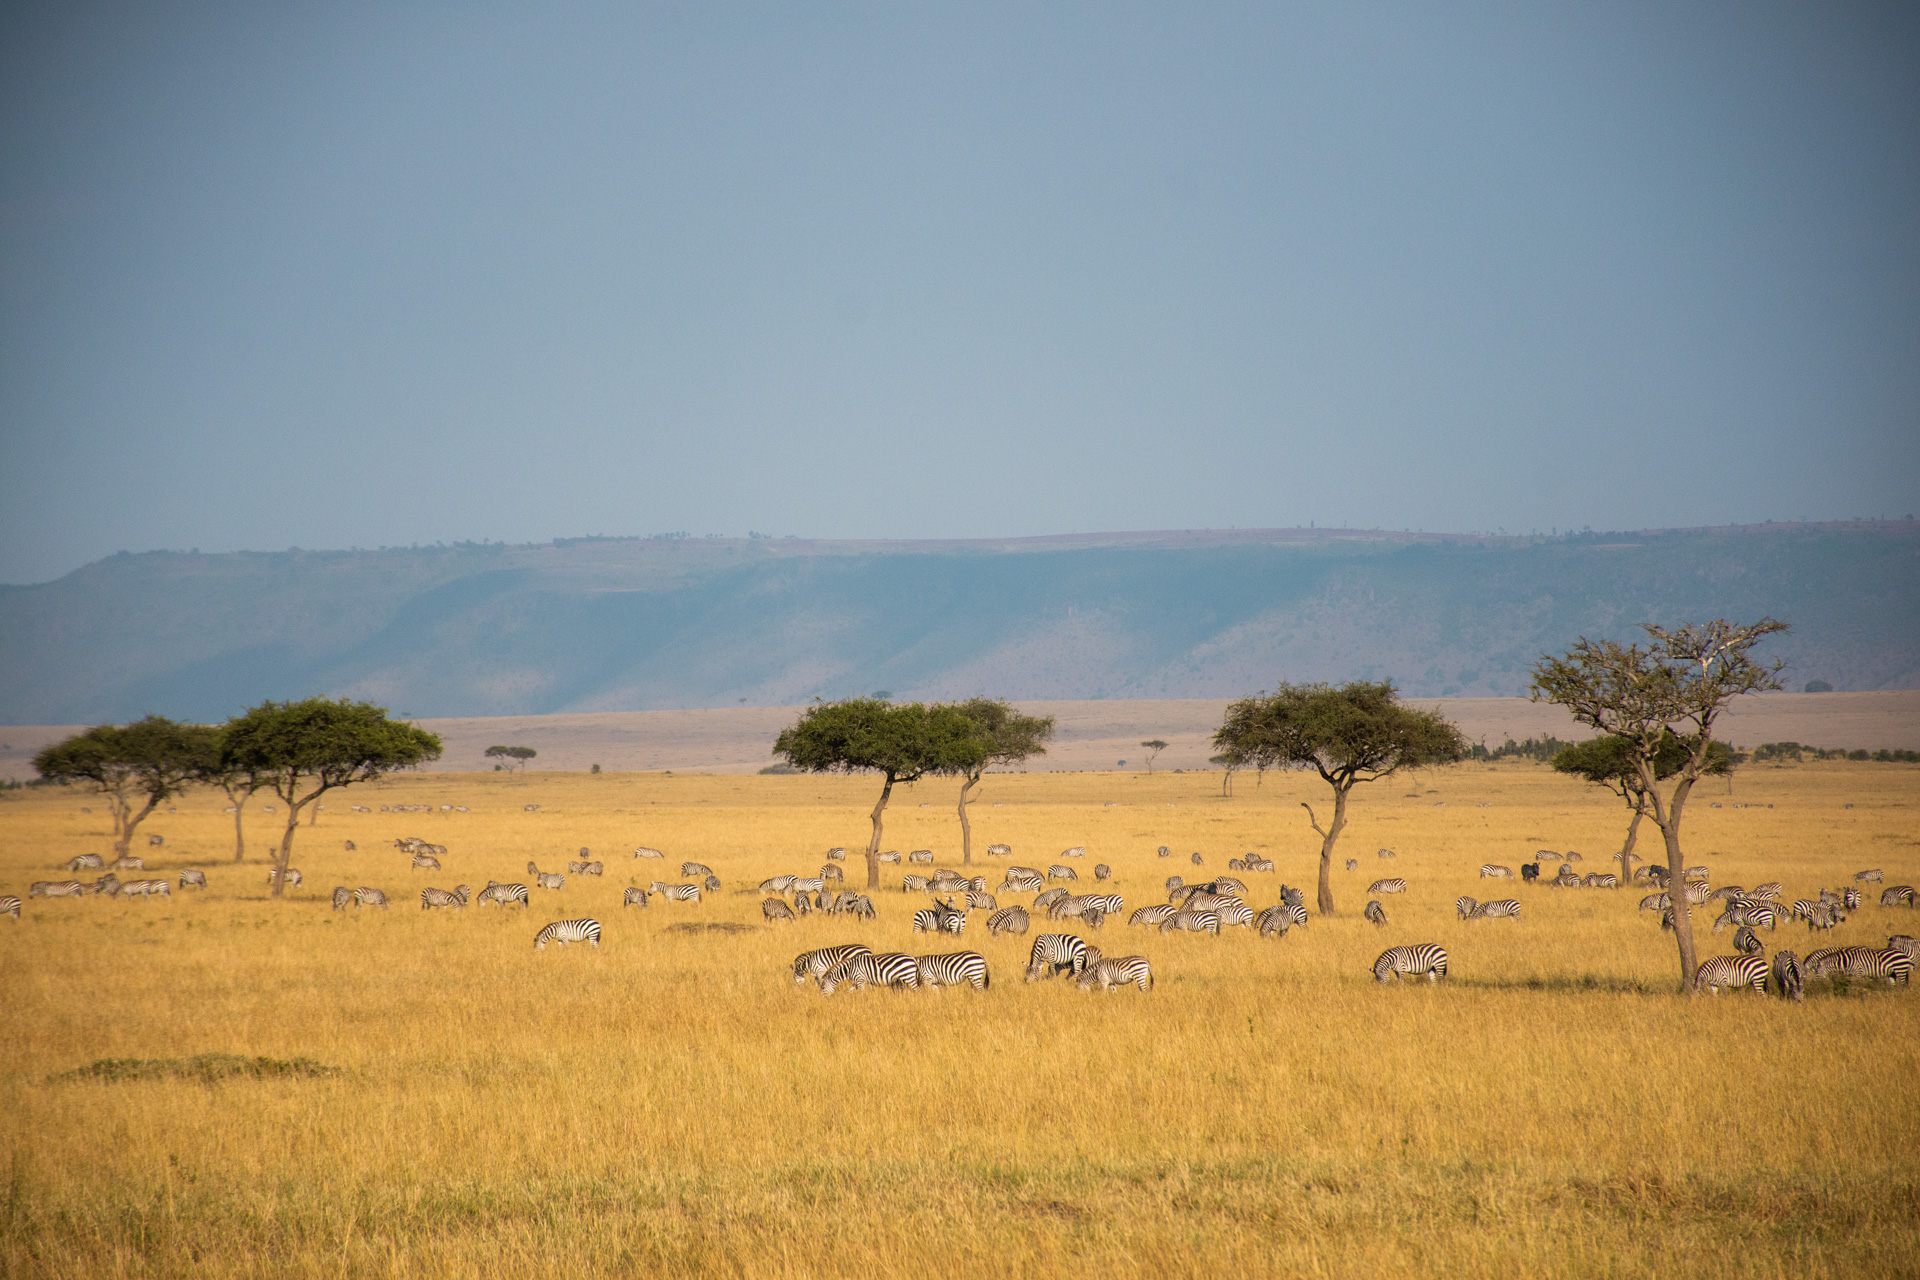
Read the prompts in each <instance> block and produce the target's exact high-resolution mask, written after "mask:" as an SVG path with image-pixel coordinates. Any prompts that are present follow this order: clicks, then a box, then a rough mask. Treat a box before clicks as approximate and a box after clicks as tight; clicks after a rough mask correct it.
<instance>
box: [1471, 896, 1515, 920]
mask: <svg viewBox="0 0 1920 1280" xmlns="http://www.w3.org/2000/svg"><path fill="white" fill-rule="evenodd" d="M1519 918H1520V902H1519V900H1518V899H1516V898H1495V899H1494V900H1493V901H1492V902H1483V903H1481V904H1480V905H1479V906H1477V907H1475V908H1474V909H1473V916H1472V919H1475V920H1518V919H1519Z"/></svg>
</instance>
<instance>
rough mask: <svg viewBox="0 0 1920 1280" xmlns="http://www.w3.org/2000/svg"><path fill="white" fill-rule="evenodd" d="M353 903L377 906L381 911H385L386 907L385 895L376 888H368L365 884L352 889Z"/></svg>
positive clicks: (359, 905) (361, 905)
mask: <svg viewBox="0 0 1920 1280" xmlns="http://www.w3.org/2000/svg"><path fill="white" fill-rule="evenodd" d="M353 905H354V906H356V907H379V908H380V909H381V910H382V911H385V910H386V909H387V895H386V894H384V893H382V892H380V890H378V889H369V888H368V887H367V886H365V885H361V886H360V887H359V888H358V889H355V890H354V891H353Z"/></svg>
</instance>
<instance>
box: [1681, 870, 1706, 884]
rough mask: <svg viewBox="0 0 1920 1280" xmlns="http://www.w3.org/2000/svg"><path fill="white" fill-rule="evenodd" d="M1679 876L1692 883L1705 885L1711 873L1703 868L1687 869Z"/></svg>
mask: <svg viewBox="0 0 1920 1280" xmlns="http://www.w3.org/2000/svg"><path fill="white" fill-rule="evenodd" d="M1681 874H1682V875H1684V876H1685V877H1686V879H1688V880H1694V881H1698V882H1699V883H1701V884H1705V883H1706V882H1707V880H1708V878H1709V877H1710V876H1712V874H1713V873H1712V872H1711V871H1709V870H1707V869H1706V868H1705V867H1688V868H1687V869H1686V870H1685V871H1684V872H1682V873H1681Z"/></svg>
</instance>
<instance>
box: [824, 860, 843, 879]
mask: <svg viewBox="0 0 1920 1280" xmlns="http://www.w3.org/2000/svg"><path fill="white" fill-rule="evenodd" d="M820 878H821V879H822V880H838V881H840V882H841V883H842V884H845V883H846V880H847V873H846V872H844V871H842V870H841V869H840V868H839V867H836V866H834V865H833V864H832V863H831V862H829V863H826V864H825V865H823V866H822V867H821V868H820Z"/></svg>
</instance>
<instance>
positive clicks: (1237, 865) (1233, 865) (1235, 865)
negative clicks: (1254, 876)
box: [1227, 858, 1247, 871]
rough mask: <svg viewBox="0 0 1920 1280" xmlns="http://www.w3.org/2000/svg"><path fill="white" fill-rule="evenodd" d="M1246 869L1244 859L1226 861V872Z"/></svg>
mask: <svg viewBox="0 0 1920 1280" xmlns="http://www.w3.org/2000/svg"><path fill="white" fill-rule="evenodd" d="M1246 869H1247V860H1246V859H1245V858H1228V859H1227V870H1229V871H1245V870H1246Z"/></svg>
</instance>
